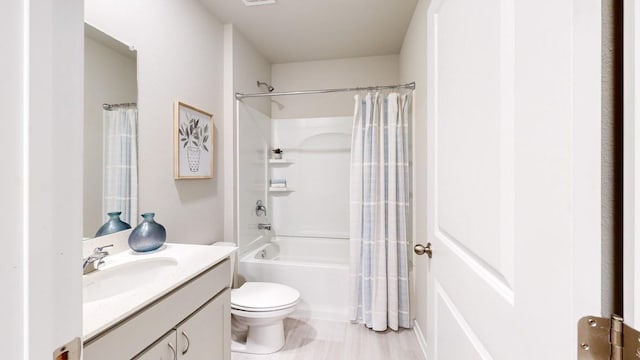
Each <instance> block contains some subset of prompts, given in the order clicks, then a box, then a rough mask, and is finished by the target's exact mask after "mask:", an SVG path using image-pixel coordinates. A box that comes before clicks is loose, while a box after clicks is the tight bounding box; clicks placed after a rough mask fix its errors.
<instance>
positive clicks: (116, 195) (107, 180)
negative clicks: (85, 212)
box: [102, 106, 138, 227]
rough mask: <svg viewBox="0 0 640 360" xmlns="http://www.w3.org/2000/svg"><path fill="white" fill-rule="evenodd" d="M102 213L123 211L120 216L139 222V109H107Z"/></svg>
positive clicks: (134, 222)
mask: <svg viewBox="0 0 640 360" xmlns="http://www.w3.org/2000/svg"><path fill="white" fill-rule="evenodd" d="M102 117H103V123H104V144H103V169H104V173H103V182H102V214H103V216H104V220H105V221H106V220H107V219H108V218H109V217H108V216H107V213H109V212H114V211H121V212H122V215H121V216H120V219H122V221H124V222H126V223H129V224H130V225H131V226H132V227H135V226H136V224H137V223H138V219H137V214H138V110H137V109H136V108H135V107H131V106H125V107H121V106H119V107H115V108H112V109H111V110H103V112H102Z"/></svg>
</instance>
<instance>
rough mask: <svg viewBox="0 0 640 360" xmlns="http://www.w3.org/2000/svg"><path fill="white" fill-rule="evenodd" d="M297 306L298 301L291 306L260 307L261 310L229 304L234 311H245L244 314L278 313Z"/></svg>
mask: <svg viewBox="0 0 640 360" xmlns="http://www.w3.org/2000/svg"><path fill="white" fill-rule="evenodd" d="M297 304H298V301H295V302H293V303H291V304H287V305H282V306H275V307H270V308H267V307H262V308H253V307H246V306H239V305H236V304H231V308H232V309H234V310H240V311H246V312H268V311H278V310H285V309H288V308H291V307H294V306H296V305H297Z"/></svg>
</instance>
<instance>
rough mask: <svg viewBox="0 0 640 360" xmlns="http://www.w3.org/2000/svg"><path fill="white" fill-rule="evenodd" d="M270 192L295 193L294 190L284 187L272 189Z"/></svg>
mask: <svg viewBox="0 0 640 360" xmlns="http://www.w3.org/2000/svg"><path fill="white" fill-rule="evenodd" d="M269 191H271V192H293V189H292V188H290V187H286V188H283V187H270V188H269Z"/></svg>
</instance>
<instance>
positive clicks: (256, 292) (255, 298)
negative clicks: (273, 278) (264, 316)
mask: <svg viewBox="0 0 640 360" xmlns="http://www.w3.org/2000/svg"><path fill="white" fill-rule="evenodd" d="M299 300H300V292H298V290H296V289H294V288H291V287H289V286H286V285H282V284H276V283H268V282H246V283H244V284H243V285H242V286H241V287H239V288H238V289H233V290H231V309H234V310H239V311H243V312H269V311H279V310H284V309H288V308H291V307H294V306H295V305H296V304H297V303H298V301H299Z"/></svg>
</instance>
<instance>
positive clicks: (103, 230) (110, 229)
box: [96, 211, 131, 237]
mask: <svg viewBox="0 0 640 360" xmlns="http://www.w3.org/2000/svg"><path fill="white" fill-rule="evenodd" d="M107 215H109V220H107V222H106V223H104V224H102V226H100V228H99V229H98V231H97V232H96V237H98V236H104V235H109V234H113V233H116V232H118V231H122V230H127V229H131V225H129V224H127V223H126V222H124V221H122V220H120V215H122V211H114V212H110V213H107Z"/></svg>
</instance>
